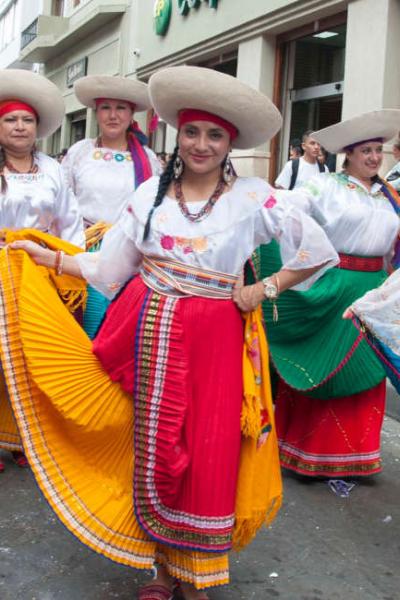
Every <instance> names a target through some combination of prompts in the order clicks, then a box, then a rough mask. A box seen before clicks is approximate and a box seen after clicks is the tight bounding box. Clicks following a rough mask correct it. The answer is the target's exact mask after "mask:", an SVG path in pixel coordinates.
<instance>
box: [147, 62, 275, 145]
mask: <svg viewBox="0 0 400 600" xmlns="http://www.w3.org/2000/svg"><path fill="white" fill-rule="evenodd" d="M149 92H150V98H151V102H152V104H153V107H154V109H155V111H156V113H157V114H158V115H159V117H161V118H162V119H163V120H164V121H165V122H166V123H168V124H169V125H172V126H173V127H175V128H177V126H178V116H179V112H180V111H181V110H184V109H196V110H204V111H206V112H209V113H212V114H215V115H217V116H218V117H221V118H222V119H225V120H226V121H229V123H231V124H232V125H234V126H235V127H236V129H237V130H238V132H239V134H238V136H237V138H235V139H234V140H233V141H232V146H233V147H234V148H241V149H245V148H255V147H257V146H260V145H261V144H263V143H264V142H266V141H267V140H269V139H270V138H271V137H273V136H274V135H275V134H276V133H277V132H278V131H279V129H280V127H281V125H282V116H281V114H280V112H279V110H278V109H277V108H276V106H275V105H274V104H273V103H272V102H271V100H270V99H269V98H268V97H267V96H265V95H264V94H262V93H261V92H259V91H258V90H255V89H253V88H251V87H250V86H248V85H246V84H244V83H242V82H241V81H239V80H238V79H236V78H235V77H231V76H230V75H226V74H225V73H220V72H218V71H214V70H212V69H206V68H202V67H186V66H182V67H169V68H167V69H162V70H160V71H158V72H157V73H155V74H154V75H152V76H151V77H150V81H149Z"/></svg>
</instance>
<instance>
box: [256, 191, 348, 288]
mask: <svg viewBox="0 0 400 600" xmlns="http://www.w3.org/2000/svg"><path fill="white" fill-rule="evenodd" d="M271 190H272V188H271ZM276 196H277V192H275V191H274V190H272V191H271V194H270V195H269V196H268V197H267V198H266V200H265V202H264V204H263V206H262V208H261V210H260V215H259V218H260V223H259V228H258V231H257V234H258V239H257V243H258V244H266V243H269V242H270V241H271V239H275V240H277V241H278V242H279V245H280V251H281V258H282V263H283V268H284V269H290V270H294V271H297V270H300V269H309V268H313V267H317V266H319V265H320V266H321V268H320V270H319V271H317V272H316V273H314V275H312V276H311V277H309V278H308V279H307V280H305V281H303V282H302V283H301V284H299V285H297V286H296V287H295V288H294V289H296V290H306V289H308V288H309V287H311V285H312V284H313V283H314V282H315V281H316V280H317V279H318V278H319V277H321V275H322V274H323V273H325V271H326V270H327V269H330V268H331V267H334V266H335V265H337V264H338V262H339V257H338V255H337V252H336V250H335V249H334V247H333V246H332V244H331V242H330V241H329V239H328V237H327V236H326V234H325V232H324V231H323V229H322V228H321V227H320V226H319V225H318V223H316V222H315V221H314V220H313V219H312V218H311V217H309V216H308V215H307V214H306V213H305V212H304V211H302V210H300V209H299V208H297V207H296V206H295V205H294V204H293V203H292V202H288V201H287V200H285V198H279V199H278V198H277V197H276Z"/></svg>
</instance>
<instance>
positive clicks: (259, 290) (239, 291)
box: [233, 277, 264, 312]
mask: <svg viewBox="0 0 400 600" xmlns="http://www.w3.org/2000/svg"><path fill="white" fill-rule="evenodd" d="M262 300H264V286H263V284H262V282H260V281H259V282H258V283H255V284H254V285H243V277H240V278H239V280H238V281H237V283H236V285H235V287H234V288H233V301H234V302H235V304H236V305H237V306H238V307H239V308H240V310H241V311H243V312H250V311H252V310H254V309H255V308H257V306H258V305H259V304H260V302H262Z"/></svg>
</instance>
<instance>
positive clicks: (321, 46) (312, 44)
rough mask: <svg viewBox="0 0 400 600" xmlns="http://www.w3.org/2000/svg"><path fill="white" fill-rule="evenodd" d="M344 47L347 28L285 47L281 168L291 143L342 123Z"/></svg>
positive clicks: (308, 37)
mask: <svg viewBox="0 0 400 600" xmlns="http://www.w3.org/2000/svg"><path fill="white" fill-rule="evenodd" d="M345 47H346V25H340V26H337V27H333V28H332V29H329V30H325V31H321V32H319V33H314V34H310V35H307V36H305V37H303V38H300V39H297V40H293V41H290V42H288V43H287V44H286V48H285V53H284V64H283V77H282V83H283V90H282V98H283V116H284V129H283V132H282V136H281V147H280V156H279V162H280V166H282V165H283V164H284V163H285V162H286V160H287V159H288V151H289V144H290V140H292V139H294V138H300V139H301V136H302V135H303V133H304V132H305V131H307V130H310V129H311V130H316V129H321V128H322V127H327V126H328V125H332V124H333V123H337V122H338V121H340V119H341V113H342V97H343V79H344V58H345Z"/></svg>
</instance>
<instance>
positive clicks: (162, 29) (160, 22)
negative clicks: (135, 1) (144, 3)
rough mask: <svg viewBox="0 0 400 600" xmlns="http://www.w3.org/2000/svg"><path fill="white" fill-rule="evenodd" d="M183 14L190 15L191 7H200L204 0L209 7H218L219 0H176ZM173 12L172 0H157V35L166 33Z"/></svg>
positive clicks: (155, 13) (155, 17) (155, 19)
mask: <svg viewBox="0 0 400 600" xmlns="http://www.w3.org/2000/svg"><path fill="white" fill-rule="evenodd" d="M176 2H177V5H178V11H179V13H180V14H181V15H184V16H186V15H188V14H189V11H190V9H191V8H199V7H200V6H201V3H202V2H205V3H206V4H208V7H209V8H215V9H217V8H218V0H176ZM171 13H172V0H155V2H154V26H155V30H156V34H157V35H165V34H166V33H167V31H168V27H169V23H170V20H171Z"/></svg>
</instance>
